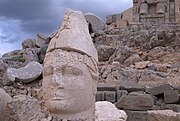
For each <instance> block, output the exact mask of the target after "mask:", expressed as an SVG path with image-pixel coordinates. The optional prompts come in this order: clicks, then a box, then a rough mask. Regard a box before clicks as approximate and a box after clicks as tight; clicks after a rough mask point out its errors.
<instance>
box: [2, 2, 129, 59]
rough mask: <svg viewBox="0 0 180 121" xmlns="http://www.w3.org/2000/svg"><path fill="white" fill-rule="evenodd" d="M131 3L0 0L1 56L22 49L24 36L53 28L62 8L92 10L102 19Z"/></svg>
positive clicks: (62, 11) (60, 19)
mask: <svg viewBox="0 0 180 121" xmlns="http://www.w3.org/2000/svg"><path fill="white" fill-rule="evenodd" d="M131 6H132V0H0V56H1V55H2V54H3V53H6V52H9V51H12V50H16V49H21V43H22V41H24V40H25V39H29V38H34V39H35V38H36V35H37V33H43V34H45V35H49V34H50V33H52V32H54V31H56V30H57V29H58V28H59V27H60V25H61V21H62V19H63V14H64V10H65V9H66V8H71V9H73V10H80V11H82V12H83V13H86V12H91V13H94V14H96V15H97V16H99V17H101V18H102V19H104V20H105V17H106V16H107V15H110V14H115V13H120V12H122V11H124V10H126V9H128V8H130V7H131Z"/></svg>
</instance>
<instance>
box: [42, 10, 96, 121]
mask: <svg viewBox="0 0 180 121" xmlns="http://www.w3.org/2000/svg"><path fill="white" fill-rule="evenodd" d="M97 62H98V55H97V51H96V49H95V47H94V45H93V43H92V39H91V36H90V34H89V31H88V25H87V22H86V20H85V18H84V15H83V14H82V13H81V12H79V11H73V10H70V9H67V10H66V12H65V15H64V21H63V23H62V26H61V28H60V29H59V30H58V33H57V34H56V36H55V37H53V38H52V40H51V42H50V44H49V47H48V50H47V53H46V55H45V60H44V71H43V82H42V92H43V101H44V106H45V107H46V108H47V110H48V111H49V112H50V114H51V116H52V118H53V121H56V120H72V121H81V120H82V121H93V120H94V119H95V114H94V111H95V94H96V91H97V79H98V68H97Z"/></svg>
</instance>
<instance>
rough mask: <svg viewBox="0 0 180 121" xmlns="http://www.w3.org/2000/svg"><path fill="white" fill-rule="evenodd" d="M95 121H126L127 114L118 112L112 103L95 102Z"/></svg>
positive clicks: (121, 111)
mask: <svg viewBox="0 0 180 121" xmlns="http://www.w3.org/2000/svg"><path fill="white" fill-rule="evenodd" d="M95 108H96V109H95V115H96V120H95V121H126V120H127V114H126V113H125V112H124V111H123V110H118V109H117V108H116V107H115V106H114V105H113V104H112V103H110V102H107V101H102V102H96V104H95Z"/></svg>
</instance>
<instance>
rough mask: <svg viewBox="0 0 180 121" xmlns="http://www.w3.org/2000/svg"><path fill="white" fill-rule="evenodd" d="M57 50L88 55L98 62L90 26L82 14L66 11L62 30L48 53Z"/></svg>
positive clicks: (51, 43)
mask: <svg viewBox="0 0 180 121" xmlns="http://www.w3.org/2000/svg"><path fill="white" fill-rule="evenodd" d="M55 49H63V50H68V51H76V52H79V53H82V54H86V55H88V56H89V57H92V58H93V59H95V60H96V62H98V54H97V50H96V48H95V47H94V45H93V42H92V38H91V36H90V34H89V30H88V24H87V22H86V19H85V17H84V15H83V13H82V12H80V11H73V10H70V9H66V11H65V15H64V20H63V22H62V25H61V28H60V29H59V30H58V33H57V34H56V36H55V37H53V38H52V40H51V42H50V44H49V46H48V50H47V52H51V51H53V50H55Z"/></svg>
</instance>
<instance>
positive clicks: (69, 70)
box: [62, 66, 83, 76]
mask: <svg viewBox="0 0 180 121" xmlns="http://www.w3.org/2000/svg"><path fill="white" fill-rule="evenodd" d="M62 72H63V75H74V76H79V75H81V74H82V73H83V72H82V70H81V69H79V68H74V67H71V66H65V67H63V70H62Z"/></svg>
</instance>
